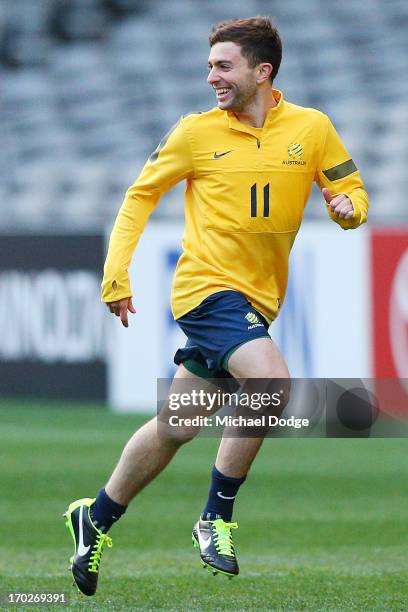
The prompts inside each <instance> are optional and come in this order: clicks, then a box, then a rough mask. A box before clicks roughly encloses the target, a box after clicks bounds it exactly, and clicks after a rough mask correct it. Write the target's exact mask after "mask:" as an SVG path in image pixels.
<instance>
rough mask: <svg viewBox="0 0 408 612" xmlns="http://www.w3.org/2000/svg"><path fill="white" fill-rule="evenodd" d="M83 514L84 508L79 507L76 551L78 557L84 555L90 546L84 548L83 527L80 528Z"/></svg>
mask: <svg viewBox="0 0 408 612" xmlns="http://www.w3.org/2000/svg"><path fill="white" fill-rule="evenodd" d="M83 512H84V507H83V506H81V508H80V510H79V544H78V550H77V554H78V555H79V556H80V557H83V556H84V555H86V553H87V552H88V550H89V549H90V548H91V547H90V546H84V532H83V526H82V517H83Z"/></svg>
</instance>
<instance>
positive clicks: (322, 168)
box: [315, 118, 368, 229]
mask: <svg viewBox="0 0 408 612" xmlns="http://www.w3.org/2000/svg"><path fill="white" fill-rule="evenodd" d="M326 120H327V133H326V137H325V140H324V143H323V148H322V155H321V158H320V162H319V165H318V168H317V171H316V176H315V180H316V182H317V184H318V185H319V187H320V189H321V190H322V193H323V197H324V199H325V201H326V207H327V211H328V213H329V216H330V217H331V219H333V221H335V222H336V223H338V224H339V225H340V226H341V227H342V228H343V229H353V228H356V227H358V226H359V225H361V224H362V223H365V222H366V221H367V210H368V195H367V192H366V190H365V188H364V183H363V181H362V179H361V176H360V173H359V171H358V169H357V168H356V166H355V164H354V162H353V160H352V159H351V156H350V154H349V152H348V151H347V149H346V147H345V146H344V144H343V142H342V140H341V138H340V136H339V135H338V134H337V132H336V130H335V129H334V127H333V125H332V123H331V122H330V120H329V119H328V118H326Z"/></svg>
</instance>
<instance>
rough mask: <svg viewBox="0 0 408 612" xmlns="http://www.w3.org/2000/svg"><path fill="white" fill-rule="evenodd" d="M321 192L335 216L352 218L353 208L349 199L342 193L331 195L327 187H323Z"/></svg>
mask: <svg viewBox="0 0 408 612" xmlns="http://www.w3.org/2000/svg"><path fill="white" fill-rule="evenodd" d="M322 194H323V197H324V199H325V200H326V202H327V203H328V205H329V206H330V208H331V211H332V212H334V214H335V215H336V216H337V217H341V218H342V219H352V218H353V217H354V208H353V204H352V203H351V200H350V198H349V197H348V196H346V195H345V194H344V193H341V194H340V195H338V196H332V195H331V193H330V191H329V190H328V189H327V187H323V189H322Z"/></svg>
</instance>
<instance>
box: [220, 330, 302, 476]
mask: <svg viewBox="0 0 408 612" xmlns="http://www.w3.org/2000/svg"><path fill="white" fill-rule="evenodd" d="M228 370H229V372H230V373H231V374H232V376H233V377H234V378H238V379H247V378H250V379H251V378H261V379H265V380H267V379H271V378H272V379H273V378H290V374H289V370H288V367H287V365H286V363H285V360H284V359H283V357H282V355H281V354H280V352H279V350H278V348H277V346H276V344H275V343H274V342H273V340H271V339H270V338H258V339H256V340H251V341H250V342H247V343H246V344H243V345H241V346H240V347H238V348H237V350H236V351H235V352H234V353H233V354H232V355H231V357H230V359H229V361H228ZM261 391H262V390H261ZM228 434H229V431H228V428H227V429H226V430H225V435H224V437H223V439H222V440H221V443H220V446H219V449H218V454H217V459H216V461H215V465H216V467H217V469H218V470H219V471H220V472H222V473H223V474H226V475H228V476H230V477H233V478H242V477H244V476H246V474H247V473H248V472H249V468H250V467H251V464H252V462H253V460H254V459H255V457H256V454H257V452H258V450H259V448H260V447H261V445H262V442H263V440H264V438H263V437H261V438H239V437H238V438H237V437H229V436H228Z"/></svg>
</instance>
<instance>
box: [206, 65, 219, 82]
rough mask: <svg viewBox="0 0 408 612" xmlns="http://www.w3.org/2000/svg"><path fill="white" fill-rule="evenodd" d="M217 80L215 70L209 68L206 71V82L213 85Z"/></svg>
mask: <svg viewBox="0 0 408 612" xmlns="http://www.w3.org/2000/svg"><path fill="white" fill-rule="evenodd" d="M218 80H219V79H218V75H217V72H216V71H215V70H214V68H211V70H210V72H209V73H208V77H207V82H208V83H209V85H214V84H215V83H216V82H217V81H218Z"/></svg>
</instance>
